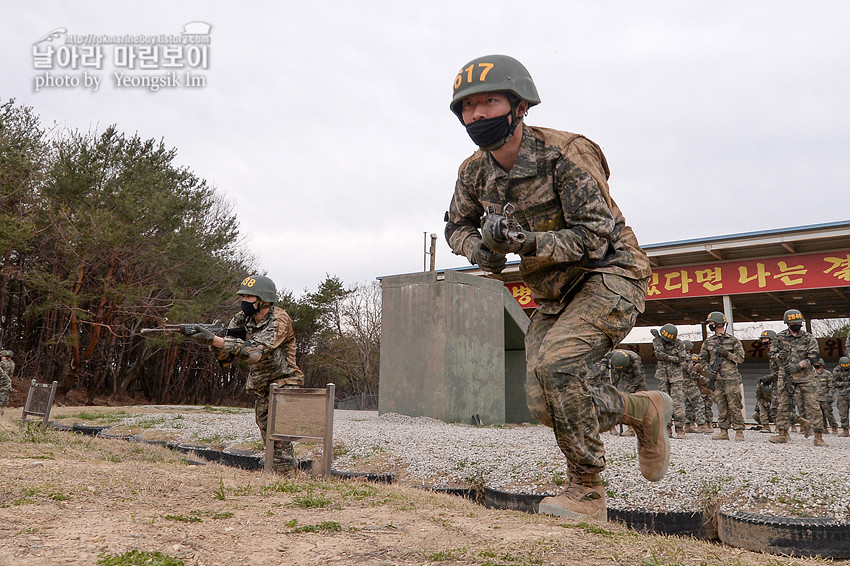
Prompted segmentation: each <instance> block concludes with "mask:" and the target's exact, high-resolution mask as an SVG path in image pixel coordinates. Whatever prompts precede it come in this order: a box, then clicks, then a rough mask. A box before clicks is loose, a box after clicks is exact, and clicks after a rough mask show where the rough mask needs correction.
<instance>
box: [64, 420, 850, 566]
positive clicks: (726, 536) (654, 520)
mask: <svg viewBox="0 0 850 566" xmlns="http://www.w3.org/2000/svg"><path fill="white" fill-rule="evenodd" d="M50 426H51V427H52V428H55V429H57V430H65V431H71V432H78V433H81V434H86V435H91V436H98V435H100V436H102V437H104V438H116V439H123V440H130V441H135V442H145V443H148V444H156V445H160V446H165V447H167V448H171V449H172V450H176V451H178V452H181V453H184V454H189V453H194V454H196V455H197V456H198V457H200V458H203V459H205V460H208V461H211V462H219V463H222V464H225V465H228V466H234V467H237V468H242V469H245V470H260V469H262V468H263V464H264V461H263V457H262V455H257V453H255V452H247V451H240V450H225V451H221V450H213V449H210V448H208V447H205V446H195V445H191V444H178V443H173V442H164V441H155V440H144V439H142V438H141V437H140V436H118V435H109V434H108V433H104V431H105V430H106V429H108V428H109V427H107V426H91V425H84V424H75V425H74V426H72V427H69V426H63V425H60V424H58V423H55V422H51V423H50ZM191 463H200V462H191ZM311 466H312V462H310V461H304V462H300V465H299V468H300V469H302V470H305V471H309V470H310V469H311ZM332 475H333V476H335V477H342V478H358V479H365V480H367V481H372V482H381V483H393V481H394V479H395V477H394V475H393V474H377V473H358V472H341V471H337V470H333V471H332ZM423 488H424V489H428V490H431V491H439V492H442V493H448V494H450V495H455V496H460V497H464V498H467V499H470V500H472V501H478V502H483V504H484V506H485V507H488V508H492V509H511V510H515V511H524V512H526V513H537V508H538V505H539V504H540V500H541V499H543V498H544V497H547V495H532V494H525V493H509V492H504V491H499V490H496V489H491V488H488V487H484V488H483V494H482V493H481V491H480V490H478V489H475V488H432V487H428V486H423ZM608 520H609V521H614V522H617V523H621V524H623V525H625V526H626V527H628V528H630V529H634V530H636V531H640V532H645V533H657V534H664V535H677V536H689V537H693V538H698V539H703V540H717V539H719V540H720V541H721V542H723V543H725V544H728V545H730V546H734V547H737V548H743V549H746V550H752V551H756V552H769V553H771V554H787V555H793V556H807V557H814V556H820V557H823V558H850V523H846V522H839V521H835V520H834V519H831V518H826V517H815V518H805V517H772V516H767V515H758V514H755V513H747V512H743V511H734V512H725V511H721V512H720V513H718V516H717V521H716V525H717V527H716V530H715V529H714V528H713V526H712V525H711V523H710V522H709V521H706V518H705V516H704V515H703V514H702V513H700V512H680V511H670V512H658V511H648V510H645V509H615V508H611V507H609V508H608Z"/></svg>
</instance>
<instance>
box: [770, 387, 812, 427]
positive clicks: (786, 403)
mask: <svg viewBox="0 0 850 566" xmlns="http://www.w3.org/2000/svg"><path fill="white" fill-rule="evenodd" d="M777 387H778V389H779V404H778V405H777V409H776V428H778V429H779V430H788V427H789V426H790V425H791V423H792V422H793V421H792V419H791V411H790V407H791V399H792V396H791V395H789V393H788V390H787V389H786V388H785V380H784V378H780V379H779V384H778V385H777ZM797 392H799V394H800V397H801V402H800V404H799V405H798V409H799V411H800V416H802V417H805V418H806V419H808V420H809V421H811V423H812V427H813V428H814V429H815V432H823V417H822V415H821V413H820V406H819V405H818V394H817V391H816V387H815V384H814V383H812V382H810V381H804V382H801V383H794V393H797Z"/></svg>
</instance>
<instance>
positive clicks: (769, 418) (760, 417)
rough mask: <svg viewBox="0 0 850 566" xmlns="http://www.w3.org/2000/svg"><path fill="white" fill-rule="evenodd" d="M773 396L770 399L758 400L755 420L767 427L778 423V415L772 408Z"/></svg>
mask: <svg viewBox="0 0 850 566" xmlns="http://www.w3.org/2000/svg"><path fill="white" fill-rule="evenodd" d="M772 400H773V395H771V396H770V399H766V398H764V397H762V398H761V399H757V400H756V411H755V420H756V422H757V423H758V424H760V425H762V426H765V425H768V424H770V423H771V422H775V421H776V414H775V413H774V410H773V409H772V408H771V406H772Z"/></svg>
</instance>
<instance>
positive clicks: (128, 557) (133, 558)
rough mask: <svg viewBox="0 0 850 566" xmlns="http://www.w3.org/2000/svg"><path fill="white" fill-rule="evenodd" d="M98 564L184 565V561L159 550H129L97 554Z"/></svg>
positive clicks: (123, 565) (134, 565) (112, 565)
mask: <svg viewBox="0 0 850 566" xmlns="http://www.w3.org/2000/svg"><path fill="white" fill-rule="evenodd" d="M97 564H98V566H186V563H185V562H183V561H182V560H180V559H178V558H174V557H172V556H168V555H167V554H163V553H161V552H159V551H157V552H145V551H142V550H131V551H129V552H125V553H124V554H118V555H115V554H109V553H103V554H99V555H98V557H97Z"/></svg>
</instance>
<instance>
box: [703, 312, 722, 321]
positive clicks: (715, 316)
mask: <svg viewBox="0 0 850 566" xmlns="http://www.w3.org/2000/svg"><path fill="white" fill-rule="evenodd" d="M705 321H706V322H710V323H712V324H726V315H725V314H723V313H722V312H720V311H712V312H710V313H708V318H706V319H705Z"/></svg>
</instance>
